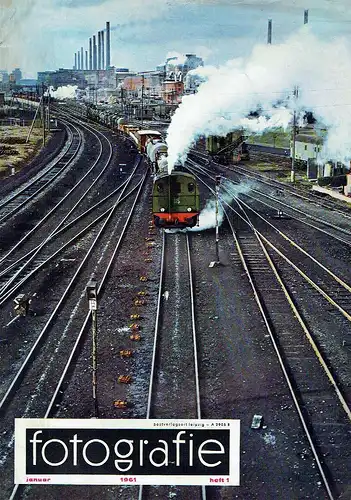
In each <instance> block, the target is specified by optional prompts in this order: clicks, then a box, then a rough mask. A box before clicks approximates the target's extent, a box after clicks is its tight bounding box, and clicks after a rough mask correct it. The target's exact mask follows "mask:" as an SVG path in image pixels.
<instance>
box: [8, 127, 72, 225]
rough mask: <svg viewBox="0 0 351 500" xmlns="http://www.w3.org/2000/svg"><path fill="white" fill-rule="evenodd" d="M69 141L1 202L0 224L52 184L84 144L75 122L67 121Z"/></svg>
mask: <svg viewBox="0 0 351 500" xmlns="http://www.w3.org/2000/svg"><path fill="white" fill-rule="evenodd" d="M66 128H67V131H68V141H67V144H66V146H65V147H64V149H63V151H62V152H61V153H60V154H59V155H58V156H57V157H56V158H55V159H54V160H52V161H51V162H50V163H49V165H48V166H47V167H45V168H44V169H43V170H42V171H41V172H40V173H39V174H37V175H36V176H35V177H34V179H31V180H30V181H29V182H27V183H25V185H24V186H22V187H21V188H20V189H17V190H15V192H13V193H11V194H10V195H8V196H6V197H5V199H4V200H3V201H2V202H1V203H0V225H1V224H3V223H4V222H5V221H6V220H7V219H9V218H10V217H11V216H13V215H14V214H18V212H19V210H20V209H22V208H23V207H24V206H26V205H27V204H28V203H29V202H30V201H32V200H33V199H34V198H35V197H36V196H38V195H39V194H40V193H42V192H43V191H44V190H45V189H46V188H47V187H48V186H50V185H51V184H52V183H53V182H54V181H55V180H56V179H57V178H58V177H59V176H60V175H61V174H62V173H63V172H64V170H65V169H66V168H68V167H69V166H70V165H71V163H72V162H73V160H74V159H75V158H76V156H77V155H78V153H79V151H80V149H81V146H82V134H81V132H80V130H79V129H78V128H77V127H75V126H74V125H73V124H68V123H66Z"/></svg>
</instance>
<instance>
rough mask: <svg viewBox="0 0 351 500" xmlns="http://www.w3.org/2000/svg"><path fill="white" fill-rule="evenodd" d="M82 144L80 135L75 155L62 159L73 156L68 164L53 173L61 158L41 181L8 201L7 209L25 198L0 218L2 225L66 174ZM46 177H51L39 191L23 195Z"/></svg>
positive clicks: (36, 181)
mask: <svg viewBox="0 0 351 500" xmlns="http://www.w3.org/2000/svg"><path fill="white" fill-rule="evenodd" d="M72 144H73V142H72ZM81 144H82V139H81V136H80V135H79V143H78V146H77V147H76V149H75V151H74V153H69V152H68V151H69V150H68V151H66V152H65V154H64V155H63V156H62V157H61V158H63V157H64V156H65V155H68V154H69V155H71V156H70V157H69V158H68V160H67V161H66V163H65V164H64V165H63V166H62V167H60V168H59V169H58V170H57V172H53V171H54V170H55V169H57V167H56V165H57V164H58V163H59V162H60V161H61V158H60V159H58V160H57V161H56V162H55V164H54V165H53V166H52V167H51V168H50V169H49V170H47V171H46V172H44V173H43V175H42V176H41V177H40V179H36V180H33V181H32V183H31V184H30V185H29V186H26V187H24V188H23V189H22V191H21V192H20V193H16V194H15V195H13V197H12V198H10V199H8V200H7V201H6V203H5V204H4V207H3V208H5V209H6V207H7V206H8V205H10V204H11V203H12V202H13V201H15V200H16V199H17V198H19V197H20V196H22V197H24V199H23V201H22V202H21V201H20V200H19V203H18V204H17V205H16V206H15V207H14V208H12V209H10V211H8V212H5V214H4V215H2V216H0V224H2V223H4V222H5V221H6V220H8V219H9V218H10V217H11V216H12V215H13V214H17V213H18V211H19V209H21V208H23V207H25V206H26V205H27V204H28V203H29V202H30V201H32V200H33V199H34V198H35V197H36V196H37V195H38V194H40V193H42V192H43V191H44V190H45V189H46V188H47V187H48V186H50V185H51V184H53V183H54V181H55V180H56V179H57V178H58V177H59V176H60V175H62V172H64V170H66V169H67V167H68V166H69V165H70V164H71V163H72V162H73V160H74V159H75V158H76V156H77V155H78V152H79V150H80V147H81ZM52 173H53V175H50V174H52ZM45 176H47V177H49V178H48V180H47V181H46V182H44V184H41V185H40V186H39V187H38V189H37V190H36V191H34V193H29V194H28V195H25V194H23V192H25V191H26V190H28V189H29V188H30V187H31V186H33V185H35V184H36V183H39V184H40V182H41V181H42V179H43V177H45Z"/></svg>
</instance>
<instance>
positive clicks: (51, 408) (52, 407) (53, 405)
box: [9, 172, 147, 500]
mask: <svg viewBox="0 0 351 500" xmlns="http://www.w3.org/2000/svg"><path fill="white" fill-rule="evenodd" d="M146 177H147V172H145V173H144V176H143V178H142V180H141V182H140V186H139V190H138V192H137V194H136V197H135V200H134V202H133V205H132V208H131V210H130V212H129V214H128V216H127V220H126V222H125V224H124V226H123V228H122V231H121V234H120V237H119V239H118V241H117V243H116V245H115V248H114V251H113V254H112V256H111V258H110V260H109V262H108V264H107V267H106V269H105V272H104V274H103V277H102V279H101V281H100V284H99V286H98V289H97V296H98V298H100V297H101V294H102V293H103V288H104V286H105V283H106V280H107V278H108V274H109V272H110V270H111V268H112V265H113V264H114V261H115V256H116V253H117V251H118V250H119V248H120V245H121V242H122V240H123V238H124V235H125V232H126V230H127V228H128V225H129V222H130V219H131V216H132V215H133V212H134V209H135V206H136V203H137V201H138V199H139V196H140V193H141V189H142V187H143V185H144V182H145V179H146ZM90 319H91V313H90V311H89V312H88V313H87V314H86V316H85V319H84V322H83V325H82V326H81V328H80V331H79V333H78V335H77V338H76V341H75V343H74V346H73V348H72V350H71V353H70V355H69V357H68V360H67V361H66V364H65V366H64V368H63V371H62V374H61V377H60V379H59V381H58V383H57V385H56V388H55V390H54V393H53V396H52V398H51V400H50V402H49V405H48V407H47V409H46V412H45V415H44V417H43V418H53V415H54V414H55V411H57V401H58V400H59V398H60V397H61V394H62V392H63V390H64V385H65V383H66V380H67V376H68V374H69V372H70V369H71V367H72V363H73V360H74V358H75V357H76V356H77V355H78V352H79V348H80V345H81V344H82V342H83V340H84V333H85V332H86V328H87V326H88V324H89V320H90ZM23 487H24V485H18V484H17V485H15V486H14V488H13V490H12V492H11V496H10V497H9V500H15V499H16V498H18V495H19V494H20V493H21V490H22V489H23Z"/></svg>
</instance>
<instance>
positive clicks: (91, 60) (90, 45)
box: [89, 38, 93, 69]
mask: <svg viewBox="0 0 351 500" xmlns="http://www.w3.org/2000/svg"><path fill="white" fill-rule="evenodd" d="M89 69H93V49H92V44H91V38H89Z"/></svg>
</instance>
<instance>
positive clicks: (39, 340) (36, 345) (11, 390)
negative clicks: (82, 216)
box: [0, 158, 140, 413]
mask: <svg viewBox="0 0 351 500" xmlns="http://www.w3.org/2000/svg"><path fill="white" fill-rule="evenodd" d="M139 164H140V158H139V159H138V161H137V162H136V165H135V167H134V169H133V172H132V173H131V175H130V176H129V178H130V179H131V178H132V177H133V175H134V172H135V171H136V170H137V168H138V167H139ZM126 187H127V186H125V187H124V189H123V191H122V193H121V194H120V196H119V199H118V200H117V201H116V203H115V204H114V206H113V207H112V208H111V210H110V213H109V215H108V216H107V218H106V220H105V221H104V223H103V225H102V227H101V228H100V230H99V232H98V234H97V236H96V237H95V239H94V241H93V243H92V244H91V246H90V248H89V250H88V251H87V253H86V254H85V256H84V258H83V259H82V261H81V263H80V265H79V267H78V269H77V270H76V272H75V273H74V275H73V277H72V278H71V280H70V282H69V284H68V286H67V287H66V289H65V291H64V293H63V294H62V296H61V298H60V299H59V301H58V303H57V304H56V306H55V308H54V310H53V312H52V313H51V315H50V317H49V319H48V320H47V322H46V324H45V325H44V327H43V329H42V331H41V332H40V334H39V336H38V337H37V339H36V341H35V342H34V344H33V346H32V348H31V350H30V352H29V353H28V355H27V356H26V358H25V360H24V362H23V363H22V365H21V367H20V368H19V370H18V371H17V373H16V375H15V377H14V378H13V380H12V382H11V384H10V386H9V388H8V389H7V391H6V393H5V395H4V396H3V398H2V400H1V401H0V413H1V412H3V411H4V409H5V407H6V406H7V405H8V404H9V402H10V399H11V397H12V396H13V393H14V391H15V390H16V388H17V387H18V385H19V383H20V381H21V380H22V378H23V376H24V374H25V372H26V371H27V369H28V367H29V365H30V363H31V362H32V360H33V358H34V355H35V353H36V351H37V349H38V348H39V346H40V345H41V343H42V341H43V339H44V337H45V335H46V334H47V332H48V330H49V328H50V327H51V324H52V322H53V320H54V319H55V317H56V316H57V314H58V311H59V310H60V308H61V306H62V305H63V303H64V301H65V300H66V298H67V296H68V293H69V292H70V291H71V289H72V287H73V285H74V284H75V283H76V281H77V279H78V276H79V274H80V272H81V271H82V269H83V267H84V266H85V264H86V262H87V260H88V258H89V257H90V255H91V253H92V252H93V250H94V248H95V245H96V244H97V243H98V242H99V240H100V237H101V236H102V234H103V233H104V231H105V230H106V227H107V225H108V223H109V221H110V219H111V217H112V215H113V214H114V212H115V209H116V207H117V203H118V202H119V201H120V198H121V197H122V195H123V193H124V191H125V189H126Z"/></svg>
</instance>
